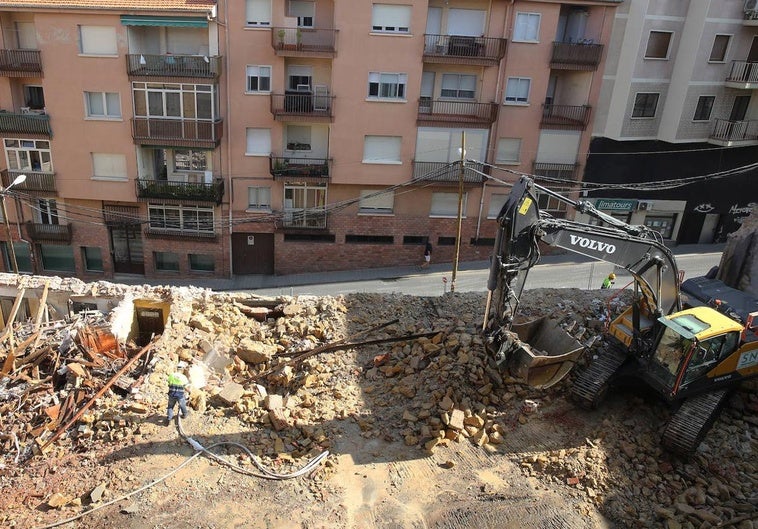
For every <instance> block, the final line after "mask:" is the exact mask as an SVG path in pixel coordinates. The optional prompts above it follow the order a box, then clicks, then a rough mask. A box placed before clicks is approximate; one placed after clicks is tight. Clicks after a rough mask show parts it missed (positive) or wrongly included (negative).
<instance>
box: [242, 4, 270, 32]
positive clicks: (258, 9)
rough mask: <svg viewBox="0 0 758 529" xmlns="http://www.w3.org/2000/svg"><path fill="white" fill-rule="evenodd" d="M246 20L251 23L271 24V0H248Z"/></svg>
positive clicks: (256, 24)
mask: <svg viewBox="0 0 758 529" xmlns="http://www.w3.org/2000/svg"><path fill="white" fill-rule="evenodd" d="M245 20H246V21H247V23H248V24H250V25H255V26H269V25H271V0H247V5H246V6H245Z"/></svg>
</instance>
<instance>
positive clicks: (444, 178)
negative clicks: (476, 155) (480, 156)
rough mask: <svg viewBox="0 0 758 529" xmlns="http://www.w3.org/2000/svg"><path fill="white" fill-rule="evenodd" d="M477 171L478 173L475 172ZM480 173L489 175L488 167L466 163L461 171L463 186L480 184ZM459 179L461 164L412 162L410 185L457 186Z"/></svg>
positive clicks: (475, 163) (481, 177)
mask: <svg viewBox="0 0 758 529" xmlns="http://www.w3.org/2000/svg"><path fill="white" fill-rule="evenodd" d="M477 171H478V172H477ZM480 173H486V174H489V166H487V167H485V166H484V164H482V163H481V162H469V161H467V162H466V165H465V169H464V170H463V183H464V184H481V183H482V182H484V176H482V175H481V174H480ZM460 178H461V163H460V161H456V162H421V161H418V160H413V180H412V183H419V184H420V183H429V182H435V183H439V184H449V185H458V184H459V182H460Z"/></svg>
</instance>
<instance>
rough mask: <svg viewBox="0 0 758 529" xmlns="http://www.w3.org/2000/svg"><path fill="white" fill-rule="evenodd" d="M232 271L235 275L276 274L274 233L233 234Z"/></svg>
mask: <svg viewBox="0 0 758 529" xmlns="http://www.w3.org/2000/svg"><path fill="white" fill-rule="evenodd" d="M232 270H233V271H234V274H235V275H251V274H267V275H271V274H273V273H274V234H273V233H232Z"/></svg>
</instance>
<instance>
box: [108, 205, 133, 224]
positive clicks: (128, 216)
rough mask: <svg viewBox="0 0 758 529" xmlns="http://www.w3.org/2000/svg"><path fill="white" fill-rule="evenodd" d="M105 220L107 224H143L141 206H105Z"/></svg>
mask: <svg viewBox="0 0 758 529" xmlns="http://www.w3.org/2000/svg"><path fill="white" fill-rule="evenodd" d="M103 220H104V221H105V224H106V225H107V226H124V225H135V224H141V223H142V218H141V217H140V213H139V208H138V207H135V206H115V205H112V204H106V205H104V206H103Z"/></svg>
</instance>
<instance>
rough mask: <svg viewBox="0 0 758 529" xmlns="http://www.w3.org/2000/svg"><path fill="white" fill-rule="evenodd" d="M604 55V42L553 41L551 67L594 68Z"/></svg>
mask: <svg viewBox="0 0 758 529" xmlns="http://www.w3.org/2000/svg"><path fill="white" fill-rule="evenodd" d="M602 56H603V45H602V44H589V43H588V44H584V43H573V42H553V55H552V57H551V58H550V67H551V68H565V69H571V70H594V69H595V68H597V65H598V64H600V59H601V58H602Z"/></svg>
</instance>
